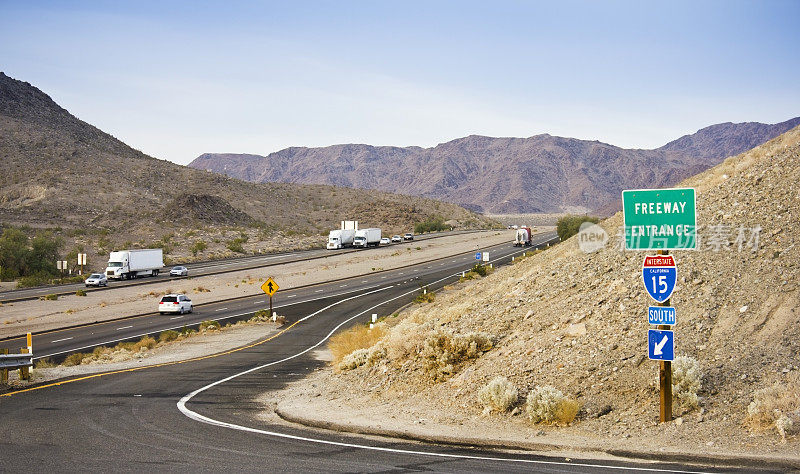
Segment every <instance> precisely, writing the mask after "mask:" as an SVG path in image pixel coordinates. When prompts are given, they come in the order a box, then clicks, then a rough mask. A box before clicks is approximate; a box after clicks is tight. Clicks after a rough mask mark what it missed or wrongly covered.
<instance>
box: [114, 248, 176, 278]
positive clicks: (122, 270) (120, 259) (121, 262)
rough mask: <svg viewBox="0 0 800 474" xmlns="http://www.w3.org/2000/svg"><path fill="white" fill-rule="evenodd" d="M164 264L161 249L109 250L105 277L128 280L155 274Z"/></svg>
mask: <svg viewBox="0 0 800 474" xmlns="http://www.w3.org/2000/svg"><path fill="white" fill-rule="evenodd" d="M163 266H164V253H163V252H162V250H161V249H141V250H118V251H114V252H111V255H109V257H108V267H106V277H108V278H115V279H117V280H129V279H131V278H137V277H141V276H156V275H158V272H159V270H161V267H163Z"/></svg>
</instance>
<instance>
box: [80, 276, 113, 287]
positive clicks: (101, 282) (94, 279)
mask: <svg viewBox="0 0 800 474" xmlns="http://www.w3.org/2000/svg"><path fill="white" fill-rule="evenodd" d="M84 283H85V284H86V287H87V288H88V287H90V286H108V278H106V276H105V275H104V274H103V273H92V274H91V275H89V278H87V279H86V281H84Z"/></svg>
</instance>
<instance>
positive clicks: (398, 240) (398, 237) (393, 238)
mask: <svg viewBox="0 0 800 474" xmlns="http://www.w3.org/2000/svg"><path fill="white" fill-rule="evenodd" d="M402 241H403V237H401V236H399V235H393V236H392V242H402Z"/></svg>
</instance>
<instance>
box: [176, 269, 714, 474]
mask: <svg viewBox="0 0 800 474" xmlns="http://www.w3.org/2000/svg"><path fill="white" fill-rule="evenodd" d="M456 275H459V274H458V273H456V274H453V275H448V276H446V277H444V278H442V279H440V280H437V281H435V282H433V283H432V284H436V283H439V282H441V281H444V280H446V279H448V278H451V277H453V276H456ZM391 287H392V286H388V287H386V288H381V289H378V290H375V291H371V292H369V293H363V294H361V295H355V296H352V297H350V298H345V299H343V300H340V301H337V302H336V303H333V304H331V305H329V306H326V307H325V308H322V309H320V310H318V311H316V312H314V313H311V314H309V315H308V316H306V317H304V318H302V319H300V320H299V321H298V322H302V321H305V320H307V319H309V318H311V317H313V316H315V315H317V314H319V313H321V312H323V311H325V310H327V309H329V308H331V307H333V306H335V305H337V304H339V303H342V302H344V301H347V300H351V299H355V298H358V297H360V296H366V295H368V294H371V293H375V292H378V291H382V290H385V289H389V288H391ZM416 292H417V290H412V291H409V292H407V293H403V294H401V295H399V296H396V297H394V298H390V299H388V300H385V301H382V302H381V303H378V304H376V305H375V306H373V307H371V308H369V309H366V310H364V311H362V312H361V313H358V314H356V315H355V316H352V317H350V318H348V319H346V320H344V321H342V322H341V323H339V325H338V326H336V327H334V328H333V329H332V330H331V332H329V333H328V335H326V336H325V337H323V338H322V340H320V341H319V342H317V343H316V344H314V345H313V346H310V347H308V348H306V349H304V350H302V351H300V352H298V353H297V354H294V355H291V356H288V357H285V358H283V359H280V360H276V361H274V362H269V363H267V364H263V365H259V366H257V367H253V368H251V369H248V370H245V371H244V372H239V373H238V374H234V375H231V376H228V377H226V378H224V379H221V380H217V381H216V382H212V383H210V384H208V385H206V386H204V387H200V388H198V389H197V390H195V391H193V392H191V393H189V394H187V395H184V396H183V398H181V399H180V400H179V401H178V403H177V407H178V410H180V412H181V413H183V414H184V415H185V416H187V417H188V418H190V419H192V420H195V421H199V422H201V423H206V424H209V425H213V426H221V427H223V428H230V429H234V430H239V431H245V432H248V433H256V434H262V435H266V436H272V437H276V438H283V439H291V440H295V441H305V442H308V443H317V444H324V445H328V446H339V447H345V448H356V449H364V450H370V451H380V452H388V453H395V454H413V455H418V456H428V457H435V458H447V459H470V460H478V461H495V462H509V463H517V464H528V465H540V466H545V465H549V466H570V467H575V466H578V467H589V468H597V469H607V470H616V471H645V472H681V473H690V471H672V470H664V469H657V468H645V467H627V466H607V465H597V464H587V463H576V462H566V461H543V460H538V459H519V458H508V457H506V458H503V457H492V456H472V455H468V454H450V453H437V452H425V451H414V450H411V449H397V448H385V447H381V446H369V445H361V444H355V443H343V442H339V441H328V440H325V439H318V438H308V437H305V436H296V435H290V434H286V433H279V432H276V431H267V430H261V429H257V428H250V427H248V426H242V425H236V424H233V423H226V422H224V421H219V420H215V419H213V418H209V417H207V416H204V415H201V414H199V413H197V412H196V411H192V410H190V409H189V408H187V407H186V404H187V403H188V402H189V401H190V400H191V399H192V398H194V397H195V396H196V395H198V394H200V393H202V392H205V391H206V390H208V389H210V388H212V387H215V386H217V385H219V384H222V383H225V382H228V381H229V380H233V379H235V378H237V377H241V376H242V375H247V374H249V373H252V372H256V371H258V370H261V369H264V368H266V367H270V366H272V365H278V364H281V363H283V362H287V361H289V360H292V359H295V358H297V357H300V356H302V355H303V354H306V353H307V352H310V351H312V350H314V349H316V348H317V347H319V346H320V345H322V344H323V343H324V342H325V341H326V340H328V338H330V337H331V336H332V335H333V334H334V333H335V332H336V331H338V330H339V328H341V327H342V326H344V325H345V324H347V323H349V322H350V321H352V320H354V319H356V318H358V317H360V316H362V315H364V314H366V313H368V312H370V311H372V310H373V309H375V308H377V307H379V306H382V305H384V304H386V303H388V302H390V301H394V300H396V299H398V298H402V297H404V296H407V295H409V294H412V293H416ZM690 474H699V473H690Z"/></svg>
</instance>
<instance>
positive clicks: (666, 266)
mask: <svg viewBox="0 0 800 474" xmlns="http://www.w3.org/2000/svg"><path fill="white" fill-rule="evenodd" d="M642 279H643V282H644V287H645V289H646V290H647V293H649V294H650V296H651V297H652V298H653V299H654V300H656V301H657V302H659V303H663V302H664V301H667V300H668V299H669V297H670V296H671V295H672V291H673V290H674V289H675V281H676V280H677V279H678V268H677V267H676V266H675V258H674V257H673V256H672V255H648V256H646V257H644V263H643V264H642Z"/></svg>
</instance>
